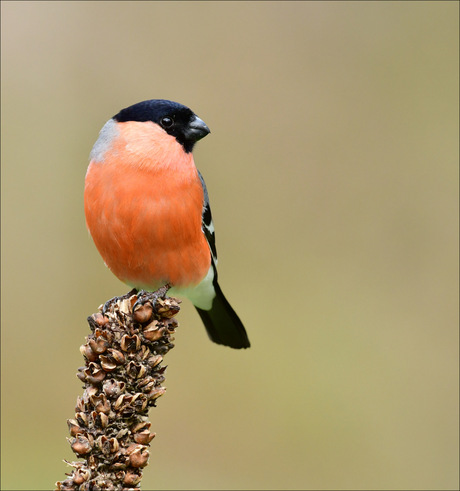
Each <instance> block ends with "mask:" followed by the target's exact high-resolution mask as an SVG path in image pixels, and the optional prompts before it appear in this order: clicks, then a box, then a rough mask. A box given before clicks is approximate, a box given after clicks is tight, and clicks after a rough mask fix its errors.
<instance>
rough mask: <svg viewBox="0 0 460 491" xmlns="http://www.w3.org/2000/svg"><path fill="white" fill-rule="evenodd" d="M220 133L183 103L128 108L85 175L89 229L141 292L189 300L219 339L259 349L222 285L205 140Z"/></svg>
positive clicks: (113, 122)
mask: <svg viewBox="0 0 460 491" xmlns="http://www.w3.org/2000/svg"><path fill="white" fill-rule="evenodd" d="M209 132H210V130H209V128H208V127H207V126H206V124H205V123H204V121H202V120H201V119H200V118H199V117H198V116H197V115H196V114H194V113H193V112H192V111H191V110H190V109H189V108H188V107H186V106H183V105H182V104H179V103H177V102H172V101H168V100H163V99H153V100H148V101H143V102H139V103H138V104H134V105H133V106H130V107H127V108H125V109H122V110H121V111H120V112H119V113H118V114H116V115H115V116H113V118H111V119H109V120H108V121H107V123H105V125H104V126H103V128H102V129H101V131H100V133H99V138H98V139H97V141H96V143H95V144H94V147H93V149H92V151H91V154H90V164H89V167H88V170H87V173H86V179H85V194H84V202H85V216H86V224H87V227H88V230H89V232H90V234H91V237H92V238H93V240H94V243H95V244H96V247H97V249H98V251H99V253H100V254H101V256H102V258H103V259H104V261H105V263H106V265H107V266H108V267H109V268H110V270H111V271H112V272H113V273H114V274H115V276H117V277H118V278H119V279H120V280H121V281H123V282H124V283H126V284H127V285H130V286H132V287H134V288H135V289H137V290H146V291H155V290H157V289H158V288H160V287H162V286H163V285H165V284H167V285H170V286H171V289H170V293H171V294H172V295H176V294H177V295H183V296H185V297H187V298H189V299H190V300H191V301H192V303H193V305H194V306H195V308H196V310H197V311H198V313H199V315H200V317H201V320H202V321H203V323H204V325H205V327H206V330H207V333H208V335H209V337H210V339H211V340H212V341H214V342H215V343H218V344H222V345H225V346H230V347H232V348H248V347H249V346H250V344H249V339H248V336H247V334H246V330H245V329H244V326H243V324H242V322H241V321H240V319H239V317H238V315H237V314H236V312H235V311H234V310H233V308H232V307H231V306H230V304H229V303H228V301H227V300H226V298H225V296H224V294H223V293H222V290H221V289H220V286H219V283H218V281H217V269H216V266H217V254H216V244H215V235H214V225H213V221H212V216H211V208H210V205H209V196H208V192H207V189H206V184H205V182H204V180H203V177H202V175H201V174H200V172H199V171H198V170H197V168H196V167H195V163H194V160H193V155H192V150H193V147H194V145H195V143H196V142H197V141H198V140H200V139H201V138H204V137H205V136H206V135H207V134H208V133H209Z"/></svg>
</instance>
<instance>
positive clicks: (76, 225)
mask: <svg viewBox="0 0 460 491" xmlns="http://www.w3.org/2000/svg"><path fill="white" fill-rule="evenodd" d="M1 6H2V12H1V13H2V100H1V102H2V414H1V417H2V487H3V489H5V490H8V489H15V490H16V489H17V490H19V489H31V490H35V489H50V488H52V487H53V485H54V482H55V481H57V480H60V479H63V478H64V477H65V476H64V472H66V470H67V468H66V465H65V464H64V463H63V462H62V459H64V458H66V459H70V460H71V459H72V458H73V454H72V452H71V451H70V447H69V445H68V443H67V442H66V436H67V435H68V433H67V425H66V419H67V418H70V417H72V416H73V414H74V405H75V400H76V398H77V396H78V395H79V394H81V384H80V383H79V381H78V380H77V379H76V377H75V372H76V370H77V368H78V367H79V366H80V365H81V364H82V356H81V355H80V353H79V346H80V345H81V344H82V343H83V341H84V338H85V335H86V334H87V333H88V332H89V328H88V326H87V324H86V317H87V316H88V315H90V314H91V313H93V312H95V311H96V309H97V307H98V305H99V304H100V303H102V302H103V301H105V300H107V299H108V298H110V297H112V296H114V295H117V294H122V293H124V292H126V291H127V290H128V288H127V287H126V286H125V285H123V284H122V283H120V282H119V281H118V280H117V279H116V278H114V277H113V276H112V275H111V273H110V272H109V271H108V270H107V269H106V267H105V266H104V264H103V262H102V260H101V259H100V257H99V255H98V253H97V251H96V249H95V247H94V245H93V244H92V242H91V240H90V238H89V236H88V233H87V231H86V228H85V221H84V215H83V200H82V198H83V181H84V176H85V171H86V166H87V162H88V155H89V152H90V149H91V147H92V145H93V143H94V141H95V140H96V138H97V135H98V131H99V129H100V128H101V127H102V125H103V124H104V122H105V121H106V120H107V119H109V118H110V117H111V116H113V115H114V114H115V113H116V112H118V110H119V109H121V108H123V107H126V106H128V105H131V104H133V103H135V102H138V101H141V100H144V99H150V98H168V99H173V100H177V101H179V102H181V103H183V104H186V105H188V106H190V107H191V108H192V109H193V110H194V111H195V112H196V113H197V114H198V115H199V116H200V117H201V118H203V119H204V120H205V121H206V123H207V124H208V125H209V126H210V128H211V129H212V133H211V135H209V136H208V137H207V138H206V139H205V140H203V141H201V142H199V144H198V145H197V148H196V151H195V160H196V162H197V165H198V167H199V169H200V170H201V171H202V173H203V174H204V176H205V178H206V181H207V185H208V189H209V192H210V196H211V202H212V209H213V214H214V219H215V225H216V231H217V246H218V251H219V259H220V262H219V265H220V277H221V283H222V287H223V289H224V291H225V292H226V294H227V296H228V298H229V299H230V300H231V302H232V304H234V306H235V308H236V310H237V311H238V313H239V314H240V316H241V318H242V319H243V320H244V322H245V324H246V326H247V329H248V332H249V336H250V339H251V342H252V344H253V346H252V347H251V349H250V350H247V351H242V352H241V351H240V352H239V351H233V350H230V349H226V348H223V347H220V346H217V345H213V344H212V343H211V342H209V341H208V339H207V337H206V334H205V330H204V328H203V327H202V326H201V324H200V320H199V318H198V315H197V314H196V313H195V311H194V309H193V307H192V305H191V304H190V303H189V302H188V301H184V303H183V309H182V312H181V313H180V317H179V320H180V323H181V326H180V329H179V331H178V334H177V336H176V348H175V349H174V350H173V351H172V352H171V353H170V354H169V355H168V357H167V364H168V370H167V378H166V386H167V388H168V391H167V393H166V395H165V396H164V397H163V398H162V399H161V400H160V401H159V405H158V408H156V409H152V410H151V412H150V415H151V419H152V422H153V425H152V426H153V429H154V431H156V432H157V434H158V436H157V438H156V439H155V440H154V441H153V442H152V448H151V458H150V466H149V467H148V468H147V469H146V471H145V477H144V479H143V488H144V489H146V490H147V489H458V253H457V251H458V225H457V224H458V157H459V155H458V130H459V128H458V107H459V105H458V68H459V67H458V54H459V53H458V34H459V25H458V14H459V4H458V2H440V1H439V2H438V1H437V2H193V1H192V2H102V1H101V2H9V1H4V2H2V5H1Z"/></svg>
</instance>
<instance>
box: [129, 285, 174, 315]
mask: <svg viewBox="0 0 460 491" xmlns="http://www.w3.org/2000/svg"><path fill="white" fill-rule="evenodd" d="M170 288H171V285H168V284H166V285H164V286H162V287H161V288H158V290H157V291H155V292H147V291H145V290H140V291H139V292H138V293H137V301H136V303H135V304H134V305H133V312H135V311H136V310H137V309H138V308H139V307H141V306H142V305H144V304H146V303H147V302H151V303H152V307H153V310H155V304H156V303H157V300H158V299H159V298H162V297H164V296H165V295H166V293H167V291H168V290H169V289H170Z"/></svg>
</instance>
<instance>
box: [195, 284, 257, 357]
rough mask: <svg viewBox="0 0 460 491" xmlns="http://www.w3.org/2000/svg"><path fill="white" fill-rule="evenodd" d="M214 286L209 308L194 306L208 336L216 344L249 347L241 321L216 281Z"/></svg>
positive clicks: (238, 347) (237, 347)
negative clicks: (213, 294) (214, 292)
mask: <svg viewBox="0 0 460 491" xmlns="http://www.w3.org/2000/svg"><path fill="white" fill-rule="evenodd" d="M214 288H215V291H216V296H215V297H214V300H213V302H212V307H211V310H203V309H200V308H198V307H195V308H196V310H197V311H198V313H199V314H200V317H201V320H202V321H203V324H204V326H205V327H206V331H207V332H208V336H209V338H210V339H211V341H214V342H215V343H217V344H223V345H225V346H230V347H231V348H236V349H240V348H249V346H251V344H250V343H249V339H248V335H247V334H246V330H245V328H244V326H243V323H242V322H241V321H240V319H239V317H238V315H237V314H236V312H235V311H234V310H233V309H232V307H231V305H230V304H229V303H228V301H227V299H226V298H225V297H224V294H223V293H222V290H221V289H220V287H219V285H218V283H217V282H216V281H215V282H214Z"/></svg>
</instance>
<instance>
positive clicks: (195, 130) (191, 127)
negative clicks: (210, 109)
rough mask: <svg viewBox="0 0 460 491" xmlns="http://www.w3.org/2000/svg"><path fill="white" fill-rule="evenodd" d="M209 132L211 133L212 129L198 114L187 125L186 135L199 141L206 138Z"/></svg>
mask: <svg viewBox="0 0 460 491" xmlns="http://www.w3.org/2000/svg"><path fill="white" fill-rule="evenodd" d="M208 133H211V130H210V129H209V128H208V127H207V125H206V123H205V122H204V121H203V120H202V119H200V118H199V117H198V116H195V117H194V118H193V119H192V120H191V121H190V123H189V124H188V125H187V129H186V131H185V136H186V137H187V139H188V140H191V141H194V142H197V141H198V140H201V139H202V138H204V137H205V136H206V135H207V134H208Z"/></svg>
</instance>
